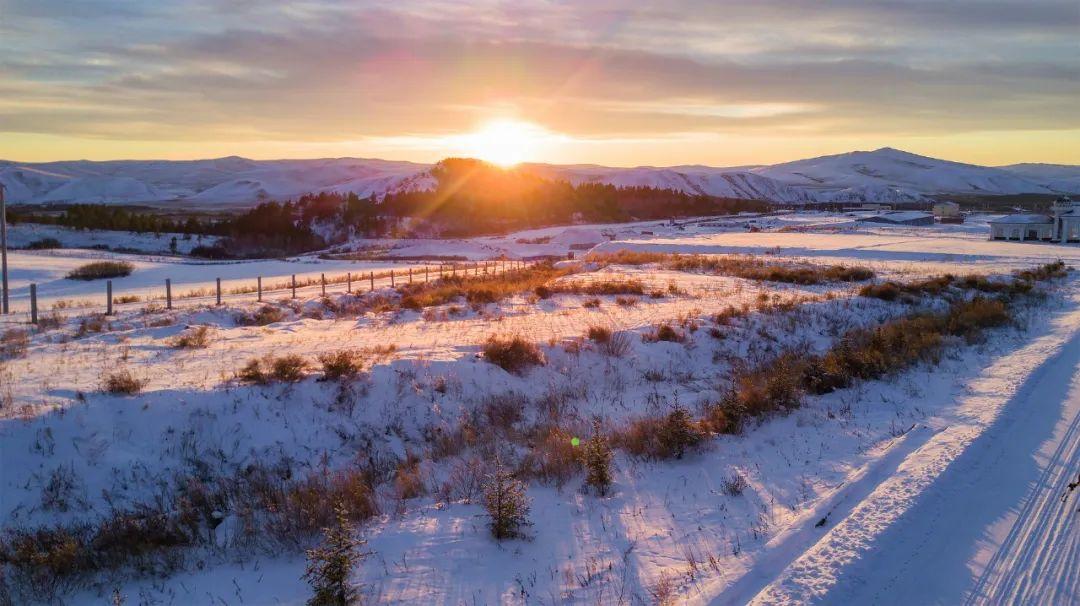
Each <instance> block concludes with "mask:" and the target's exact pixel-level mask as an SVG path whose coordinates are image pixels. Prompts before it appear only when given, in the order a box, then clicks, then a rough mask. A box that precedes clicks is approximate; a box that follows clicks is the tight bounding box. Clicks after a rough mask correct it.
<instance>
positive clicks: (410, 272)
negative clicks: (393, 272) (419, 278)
mask: <svg viewBox="0 0 1080 606" xmlns="http://www.w3.org/2000/svg"><path fill="white" fill-rule="evenodd" d="M409 284H412V267H410V268H409Z"/></svg>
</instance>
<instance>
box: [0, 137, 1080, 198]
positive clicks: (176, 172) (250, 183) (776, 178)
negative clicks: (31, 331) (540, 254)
mask: <svg viewBox="0 0 1080 606" xmlns="http://www.w3.org/2000/svg"><path fill="white" fill-rule="evenodd" d="M430 169H431V165H429V164H418V163H414V162H399V161H390V160H377V159H361V158H327V159H317V160H249V159H247V158H240V157H236V156H230V157H227V158H216V159H211V160H187V161H166V160H116V161H109V162H92V161H87V160H77V161H65V162H44V163H17V162H10V161H3V160H0V183H3V184H4V185H5V186H6V188H7V198H8V200H9V201H11V202H13V203H20V202H22V203H49V202H82V203H120V204H133V203H149V204H184V205H193V206H223V205H251V204H255V203H257V202H259V201H262V200H285V199H290V198H296V197H298V196H300V195H302V194H305V193H310V192H321V191H330V192H338V193H347V192H355V193H356V194H358V195H360V196H363V197H367V196H370V195H372V194H374V195H382V194H385V193H387V192H398V191H413V190H424V189H430V188H432V187H434V184H435V180H434V178H432V176H431V174H430ZM522 169H523V170H527V171H529V172H532V173H534V174H536V175H538V176H541V177H544V178H548V179H560V180H566V181H569V182H572V183H575V184H580V183H610V184H613V185H618V186H626V187H630V186H646V187H658V188H670V189H677V190H681V191H685V192H688V193H697V194H708V195H714V196H722V197H728V198H747V199H764V200H771V201H775V202H785V203H796V204H799V203H813V202H894V203H904V202H918V201H921V200H924V199H925V197H926V196H932V195H934V194H940V193H977V194H1017V193H1040V194H1053V193H1080V166H1064V165H1047V164H1016V165H1013V166H1003V167H987V166H977V165H974V164H963V163H960V162H950V161H947V160H938V159H935V158H928V157H925V156H919V155H916V154H912V153H908V152H904V151H900V150H896V149H891V148H882V149H878V150H875V151H856V152H850V153H846V154H839V155H834V156H822V157H820V158H811V159H808V160H798V161H796V162H787V163H784V164H775V165H772V166H739V167H728V168H715V167H709V166H698V165H694V166H675V167H667V168H664V167H652V166H641V167H635V168H612V167H606V166H597V165H590V164H575V165H557V164H526V165H523V166H522Z"/></svg>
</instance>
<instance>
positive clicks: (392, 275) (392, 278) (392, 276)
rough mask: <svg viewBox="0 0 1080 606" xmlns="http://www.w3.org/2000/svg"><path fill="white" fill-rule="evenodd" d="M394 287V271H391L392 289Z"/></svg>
mask: <svg viewBox="0 0 1080 606" xmlns="http://www.w3.org/2000/svg"><path fill="white" fill-rule="evenodd" d="M393 287H394V270H392V269H391V270H390V288H393Z"/></svg>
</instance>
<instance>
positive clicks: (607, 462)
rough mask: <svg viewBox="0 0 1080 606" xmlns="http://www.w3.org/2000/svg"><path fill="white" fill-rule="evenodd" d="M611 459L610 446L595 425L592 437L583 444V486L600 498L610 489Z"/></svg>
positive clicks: (598, 425)
mask: <svg viewBox="0 0 1080 606" xmlns="http://www.w3.org/2000/svg"><path fill="white" fill-rule="evenodd" d="M611 458H612V453H611V445H610V444H608V440H607V437H605V436H604V434H603V433H601V432H600V424H599V423H597V424H596V425H595V426H594V429H593V435H592V437H591V438H589V440H588V441H587V442H585V484H586V485H588V486H591V487H593V488H594V489H595V490H596V492H597V494H599V495H600V496H604V495H606V494H607V491H608V488H610V487H611Z"/></svg>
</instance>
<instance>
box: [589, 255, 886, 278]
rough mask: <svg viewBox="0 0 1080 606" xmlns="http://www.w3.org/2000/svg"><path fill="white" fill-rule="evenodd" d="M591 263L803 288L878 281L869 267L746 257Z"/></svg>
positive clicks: (620, 258)
mask: <svg viewBox="0 0 1080 606" xmlns="http://www.w3.org/2000/svg"><path fill="white" fill-rule="evenodd" d="M588 260H589V261H594V262H600V263H613V264H618V265H645V264H652V263H655V264H659V265H660V266H661V267H663V268H665V269H673V270H676V271H703V272H708V273H713V274H720V275H726V276H735V277H737V278H743V279H747V280H762V281H768V282H786V283H791V284H803V285H812V284H823V283H827V282H861V281H863V280H869V279H870V278H873V277H874V271H873V270H872V269H870V268H868V267H862V266H848V265H813V264H809V263H800V264H792V263H779V262H775V261H765V260H762V259H758V258H755V257H749V256H743V255H712V256H702V255H677V254H668V253H654V252H636V251H629V250H620V251H618V252H615V253H610V254H594V255H589V257H588Z"/></svg>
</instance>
